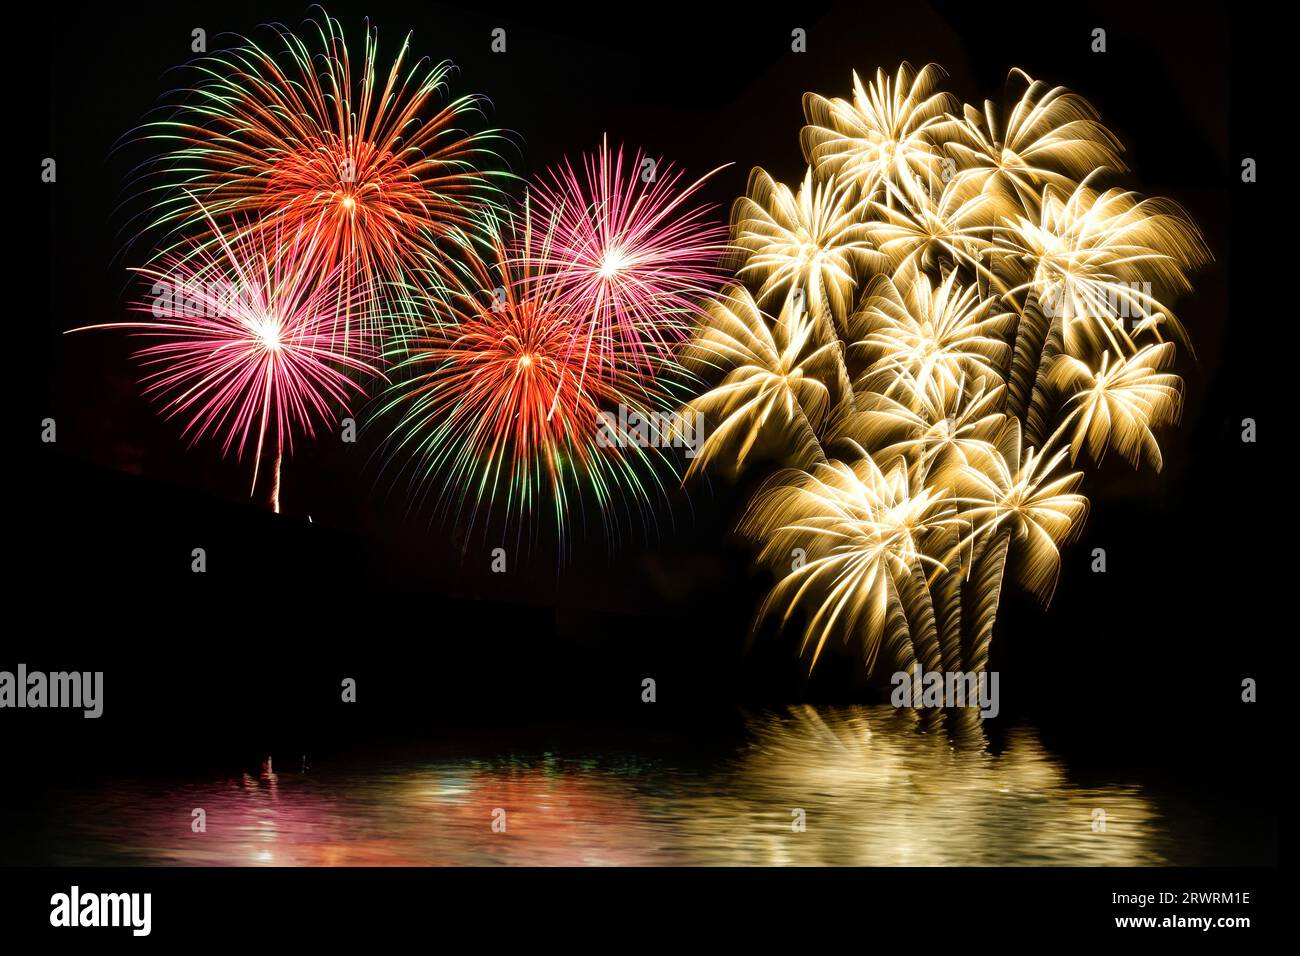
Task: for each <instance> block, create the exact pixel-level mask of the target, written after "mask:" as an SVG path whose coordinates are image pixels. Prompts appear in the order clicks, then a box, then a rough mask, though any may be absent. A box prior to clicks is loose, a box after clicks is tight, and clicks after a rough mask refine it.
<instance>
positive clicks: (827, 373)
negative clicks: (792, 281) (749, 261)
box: [684, 286, 849, 475]
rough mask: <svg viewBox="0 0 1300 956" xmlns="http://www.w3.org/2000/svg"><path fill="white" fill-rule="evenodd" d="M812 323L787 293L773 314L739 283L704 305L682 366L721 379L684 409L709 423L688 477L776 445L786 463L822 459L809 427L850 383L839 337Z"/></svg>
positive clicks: (731, 467) (732, 467) (732, 468)
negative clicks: (703, 318) (829, 337)
mask: <svg viewBox="0 0 1300 956" xmlns="http://www.w3.org/2000/svg"><path fill="white" fill-rule="evenodd" d="M816 326H817V323H816V322H815V320H814V319H813V318H812V316H811V315H809V313H808V312H807V311H806V310H804V309H802V308H800V307H799V306H798V304H797V302H796V299H795V297H794V296H793V295H790V296H787V298H786V300H785V305H784V306H783V308H782V309H781V312H780V314H779V315H778V316H777V317H776V318H775V319H773V318H772V317H770V316H768V315H766V314H765V313H763V312H762V310H760V309H759V307H758V304H757V303H756V302H755V301H754V297H753V296H752V295H750V293H749V290H748V289H746V288H744V287H743V286H733V287H732V288H731V290H730V292H729V294H728V295H727V296H726V297H725V298H723V299H719V300H717V301H715V302H713V303H711V304H710V306H709V310H708V321H707V322H705V323H704V324H703V325H702V326H701V329H700V334H699V335H698V337H697V338H696V339H695V340H694V341H693V342H691V344H690V346H689V348H688V349H687V351H686V354H685V357H684V364H685V366H686V368H687V369H688V370H689V371H691V372H692V373H694V374H696V375H698V376H707V375H709V374H710V373H711V372H714V373H717V372H720V373H722V375H723V378H722V381H721V382H720V383H719V384H718V386H717V387H716V388H714V389H713V390H711V391H709V392H707V393H705V394H704V395H701V396H700V397H699V398H697V399H696V400H695V401H694V402H692V403H691V405H690V407H689V410H690V411H691V412H699V413H702V414H703V415H704V416H705V420H706V421H707V422H711V423H713V428H712V430H711V431H710V433H709V435H708V437H707V438H706V439H705V440H704V442H703V443H702V444H701V445H700V447H699V448H698V449H697V451H696V455H695V458H694V460H692V462H691V465H690V469H689V470H688V475H689V474H691V473H694V472H695V471H697V470H699V469H701V468H704V467H706V466H707V465H711V464H712V465H716V466H718V467H721V468H722V469H723V470H724V471H727V472H729V473H733V474H734V473H735V472H737V471H738V470H739V469H740V467H741V466H742V465H744V464H745V463H746V462H747V461H748V460H749V459H750V458H751V457H752V456H753V455H754V454H755V453H756V452H758V451H769V452H771V451H775V452H777V453H778V454H779V455H780V457H781V460H783V461H785V462H786V463H788V464H811V463H812V462H814V461H817V460H819V459H821V458H823V457H824V456H823V455H822V451H821V446H820V444H819V443H818V441H817V433H816V429H818V428H820V427H821V426H822V424H823V423H824V422H825V420H826V418H827V416H828V414H829V412H830V411H831V409H832V407H833V406H834V405H835V404H836V402H837V401H838V400H840V399H841V398H842V397H843V396H845V395H847V394H848V392H849V386H848V379H847V376H846V374H845V372H844V360H843V357H842V350H841V347H840V344H839V342H837V341H835V340H834V339H832V340H830V341H826V340H825V339H823V338H822V337H820V336H819V335H818V334H817V331H818V330H817V327H816Z"/></svg>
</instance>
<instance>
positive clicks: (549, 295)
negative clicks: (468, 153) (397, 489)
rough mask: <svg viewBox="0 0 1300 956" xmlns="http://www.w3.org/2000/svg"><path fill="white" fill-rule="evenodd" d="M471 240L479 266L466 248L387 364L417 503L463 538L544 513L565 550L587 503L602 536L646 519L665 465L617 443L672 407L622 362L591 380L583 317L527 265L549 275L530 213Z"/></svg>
mask: <svg viewBox="0 0 1300 956" xmlns="http://www.w3.org/2000/svg"><path fill="white" fill-rule="evenodd" d="M481 232H482V233H483V234H487V235H489V236H490V237H491V241H490V245H489V249H488V251H487V253H486V254H480V252H479V250H478V248H477V244H476V242H475V241H474V240H472V239H470V238H469V237H462V239H461V245H462V253H463V254H462V256H461V257H459V259H458V266H457V268H458V270H459V274H458V276H457V280H456V281H455V282H454V283H446V284H444V285H443V286H441V287H440V289H439V293H438V295H437V297H436V298H435V299H433V300H431V301H430V302H429V304H428V308H429V310H430V311H431V312H439V313H441V314H442V315H443V316H444V318H443V320H440V321H437V322H431V323H429V324H428V325H427V326H426V328H425V330H424V331H423V332H422V333H419V334H412V335H409V336H407V337H405V338H404V339H403V340H402V342H401V343H400V345H399V346H398V347H397V348H396V349H395V350H394V351H393V353H392V354H391V355H390V357H391V358H392V359H393V360H394V361H395V367H394V378H395V383H394V385H393V386H392V388H391V389H390V390H389V393H388V395H387V396H386V400H385V403H384V409H383V410H384V411H385V412H392V413H393V414H395V415H396V416H397V425H396V427H395V428H394V430H393V432H392V434H391V436H390V447H391V451H392V456H391V459H396V458H398V457H400V458H401V459H402V460H403V462H404V463H403V464H402V465H400V466H399V470H404V471H406V472H407V474H408V476H409V477H411V478H412V479H413V481H414V484H415V486H416V487H417V489H418V494H419V496H420V497H425V496H427V495H429V494H436V495H437V497H439V498H440V499H441V505H440V506H441V508H442V509H443V510H445V511H448V512H454V513H455V514H457V515H462V514H463V515H467V516H468V519H469V523H470V525H471V527H472V526H473V525H474V524H476V523H480V522H481V523H483V524H484V525H486V523H487V522H488V521H489V520H490V519H491V518H492V517H493V514H494V513H495V516H496V517H497V518H501V519H505V520H507V521H509V520H512V519H514V520H515V521H516V523H517V526H518V527H520V528H521V529H522V528H523V527H524V526H526V525H528V524H529V522H528V521H527V520H526V519H528V518H530V517H532V516H533V515H534V514H535V513H536V512H538V511H539V510H542V509H545V508H547V507H549V508H550V510H551V512H552V516H553V518H554V525H555V527H556V529H557V530H558V532H559V535H560V540H561V546H563V541H564V536H565V533H566V526H567V524H568V522H569V519H570V516H571V514H572V513H573V512H574V511H575V510H576V509H577V508H578V507H580V506H581V504H582V502H583V500H584V499H583V496H584V489H585V490H586V492H589V493H590V495H591V500H594V502H595V504H596V506H597V507H598V509H599V510H600V513H601V516H602V518H603V519H604V520H605V521H606V522H607V523H610V524H613V523H617V520H618V514H619V513H620V509H621V510H625V511H627V512H639V513H641V517H642V518H644V507H645V502H646V499H647V498H648V497H649V496H650V495H651V494H662V493H664V492H665V490H666V486H665V485H664V484H661V483H660V481H659V477H658V476H659V474H660V471H661V469H662V468H664V467H666V466H668V464H669V459H668V458H667V456H665V455H664V454H663V453H662V452H661V450H660V449H659V448H658V447H645V446H643V445H642V444H641V443H638V442H636V441H630V440H625V439H627V438H628V437H629V436H627V435H626V434H625V433H624V432H623V431H621V430H620V429H621V427H622V426H621V424H620V423H621V422H626V421H627V420H628V417H629V416H630V415H633V416H641V417H642V418H648V417H649V416H650V415H652V414H653V413H654V412H655V411H656V410H658V409H671V408H672V407H673V403H672V401H671V400H670V399H668V398H667V397H666V395H665V393H663V392H662V390H661V385H660V380H659V377H657V376H656V375H646V374H643V373H642V366H641V365H640V363H639V362H634V361H632V360H630V359H627V358H625V357H623V356H621V355H619V354H618V353H614V354H613V358H614V359H617V361H611V362H609V363H608V364H606V365H604V366H598V365H597V359H596V356H595V354H594V353H591V352H588V351H587V350H586V349H585V348H584V347H583V338H584V336H585V335H586V324H585V323H584V321H583V315H582V313H580V312H578V311H577V310H576V308H575V305H574V302H573V300H572V298H570V297H569V296H568V295H567V294H565V290H564V288H563V286H562V284H561V282H560V281H559V280H558V279H557V278H556V277H555V276H554V275H551V274H547V273H544V272H540V271H538V269H537V268H536V266H535V265H533V263H536V262H539V261H543V262H544V261H546V260H545V257H544V256H543V257H540V258H539V257H535V256H534V255H533V250H534V248H535V247H536V246H539V245H544V244H546V243H548V242H549V241H550V239H551V233H550V231H549V230H546V231H544V232H543V234H542V235H541V236H538V235H536V234H535V233H534V232H533V229H532V216H531V213H530V211H529V209H528V208H527V206H525V209H524V212H523V215H522V217H521V218H520V220H518V221H514V222H510V221H507V222H502V221H501V220H499V219H496V218H495V217H494V218H492V219H491V220H490V221H488V222H486V223H485V224H484V225H483V227H482V229H481ZM655 371H657V372H663V373H665V374H666V373H667V372H668V371H670V370H669V369H667V368H665V367H664V366H662V365H658V366H657V367H656V369H655ZM620 409H622V410H623V415H622V417H621V418H620V414H619V413H620ZM391 459H390V460H391ZM521 534H522V530H521Z"/></svg>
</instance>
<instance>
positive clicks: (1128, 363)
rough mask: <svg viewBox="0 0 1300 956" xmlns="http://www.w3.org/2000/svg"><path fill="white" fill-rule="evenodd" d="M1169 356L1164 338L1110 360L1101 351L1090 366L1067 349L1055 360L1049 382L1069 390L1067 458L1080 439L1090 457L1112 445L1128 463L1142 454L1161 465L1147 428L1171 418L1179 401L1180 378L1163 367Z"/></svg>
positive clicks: (1078, 446)
mask: <svg viewBox="0 0 1300 956" xmlns="http://www.w3.org/2000/svg"><path fill="white" fill-rule="evenodd" d="M1173 357H1174V346H1173V343H1172V342H1164V343H1161V344H1159V345H1148V346H1146V347H1145V348H1143V349H1141V350H1139V351H1138V353H1137V354H1136V355H1133V356H1131V357H1130V358H1128V359H1122V360H1116V361H1112V360H1111V354H1110V353H1109V352H1103V353H1102V355H1101V366H1100V368H1098V369H1097V370H1096V371H1093V370H1092V369H1091V368H1089V367H1088V366H1087V364H1086V363H1084V362H1081V361H1079V360H1078V359H1076V358H1074V357H1072V356H1069V355H1062V356H1061V357H1060V358H1058V359H1057V360H1056V363H1055V364H1054V366H1053V368H1052V372H1051V379H1052V382H1053V384H1055V385H1056V386H1057V387H1058V388H1061V389H1062V390H1064V391H1066V392H1067V393H1073V394H1072V395H1071V397H1070V399H1069V403H1068V404H1069V405H1070V406H1072V408H1071V413H1070V415H1069V416H1068V417H1067V418H1066V420H1065V421H1064V422H1063V423H1062V427H1065V426H1071V427H1072V430H1073V438H1072V439H1071V441H1070V460H1071V461H1074V460H1075V459H1077V458H1078V457H1079V451H1080V449H1081V448H1082V447H1083V446H1084V445H1085V444H1086V445H1087V446H1088V452H1089V453H1090V454H1091V455H1092V457H1093V460H1094V461H1101V456H1102V455H1103V454H1105V452H1106V449H1107V448H1109V447H1111V446H1114V448H1115V450H1116V451H1117V452H1119V453H1120V455H1122V456H1123V457H1124V459H1125V460H1126V461H1128V462H1129V464H1131V465H1132V466H1133V467H1134V468H1136V467H1137V466H1138V464H1139V463H1140V462H1141V460H1142V458H1143V457H1145V458H1146V459H1147V460H1149V461H1150V462H1151V465H1152V467H1154V468H1155V470H1156V471H1159V470H1160V469H1161V467H1162V466H1163V464H1164V458H1163V456H1162V455H1161V454H1160V443H1159V442H1158V441H1156V437H1155V435H1154V434H1153V433H1152V431H1151V429H1152V428H1153V427H1156V426H1159V425H1168V424H1172V423H1173V422H1175V421H1177V420H1178V415H1179V413H1180V412H1181V411H1182V404H1183V389H1182V386H1183V380H1182V379H1181V378H1179V377H1178V376H1177V375H1174V374H1172V373H1170V372H1166V371H1164V369H1166V368H1168V367H1169V364H1170V363H1171V362H1172V361H1173Z"/></svg>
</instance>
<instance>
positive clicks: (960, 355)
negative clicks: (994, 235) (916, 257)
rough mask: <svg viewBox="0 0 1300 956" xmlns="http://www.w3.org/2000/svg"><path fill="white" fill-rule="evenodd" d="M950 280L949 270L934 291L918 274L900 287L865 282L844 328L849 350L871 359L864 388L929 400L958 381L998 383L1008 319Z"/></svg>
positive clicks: (953, 276)
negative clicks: (922, 395)
mask: <svg viewBox="0 0 1300 956" xmlns="http://www.w3.org/2000/svg"><path fill="white" fill-rule="evenodd" d="M958 278H959V275H958V273H957V272H956V271H955V270H954V271H952V272H949V273H948V274H947V275H946V276H945V277H944V278H943V279H942V280H941V281H940V282H938V283H937V284H935V283H933V282H932V281H931V279H930V277H929V276H928V275H926V274H924V273H921V274H919V275H917V276H916V277H915V279H913V280H912V281H910V282H903V283H902V284H901V288H900V284H899V283H896V282H895V281H894V279H892V278H890V277H889V276H878V277H877V278H876V279H874V280H872V283H871V285H870V286H869V287H868V289H867V291H866V294H865V297H864V300H863V303H862V306H861V307H860V308H859V310H858V311H857V313H855V315H854V316H853V318H852V320H851V321H850V329H851V331H852V332H853V334H854V338H855V339H856V340H857V341H856V342H855V343H854V345H853V347H852V348H853V351H854V352H861V353H866V354H867V355H869V356H870V357H871V359H872V362H871V365H870V367H869V368H868V371H867V373H866V376H865V379H864V380H863V382H864V386H865V387H866V388H868V389H870V390H872V391H879V392H882V393H884V394H887V395H888V394H897V393H898V392H899V391H900V390H904V389H913V388H914V389H916V390H918V391H920V392H924V393H927V394H928V395H929V396H930V397H931V398H932V399H935V398H941V397H942V396H944V395H946V394H948V393H949V392H951V391H952V390H953V389H954V388H956V387H957V386H958V384H959V383H961V382H963V381H966V380H971V381H975V382H980V381H987V382H990V383H997V382H998V381H1000V378H1001V372H1000V368H1001V367H1002V365H1004V364H1005V362H1006V356H1007V352H1008V349H1007V344H1006V342H1005V341H1004V340H1003V337H1002V333H1003V331H1004V330H1005V329H1006V328H1007V326H1008V324H1009V323H1010V321H1011V318H1012V316H1011V315H1010V314H1009V313H1006V312H1000V311H998V309H999V306H1000V302H999V300H997V299H995V298H981V297H980V296H979V293H978V290H977V289H976V287H975V286H966V287H962V286H961V285H959V284H958V281H957V280H958Z"/></svg>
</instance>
